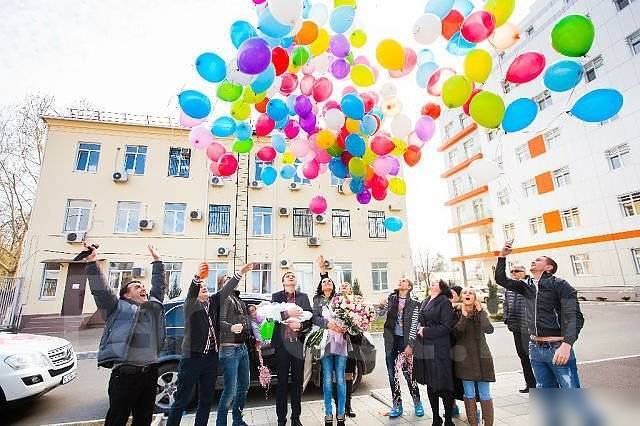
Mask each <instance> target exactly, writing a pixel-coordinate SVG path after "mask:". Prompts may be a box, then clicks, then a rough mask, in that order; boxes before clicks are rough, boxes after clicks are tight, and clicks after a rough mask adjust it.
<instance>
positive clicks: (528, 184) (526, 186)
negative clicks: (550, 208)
mask: <svg viewBox="0 0 640 426" xmlns="http://www.w3.org/2000/svg"><path fill="white" fill-rule="evenodd" d="M529 191H532V192H531V193H529ZM537 191H538V186H537V185H536V180H535V179H527V180H525V181H524V182H522V192H523V195H524V198H529V197H530V196H532V195H536V193H537Z"/></svg>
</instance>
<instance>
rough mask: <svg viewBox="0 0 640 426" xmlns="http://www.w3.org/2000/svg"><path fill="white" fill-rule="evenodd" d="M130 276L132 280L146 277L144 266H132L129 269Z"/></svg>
mask: <svg viewBox="0 0 640 426" xmlns="http://www.w3.org/2000/svg"><path fill="white" fill-rule="evenodd" d="M131 275H132V276H133V278H144V277H145V276H146V275H147V272H146V270H145V268H144V266H134V267H133V268H132V269H131Z"/></svg>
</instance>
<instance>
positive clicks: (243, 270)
mask: <svg viewBox="0 0 640 426" xmlns="http://www.w3.org/2000/svg"><path fill="white" fill-rule="evenodd" d="M252 269H253V263H247V264H246V265H242V268H240V274H242V275H244V274H246V273H247V272H249V271H251V270H252Z"/></svg>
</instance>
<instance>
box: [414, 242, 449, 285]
mask: <svg viewBox="0 0 640 426" xmlns="http://www.w3.org/2000/svg"><path fill="white" fill-rule="evenodd" d="M414 258H415V261H414V265H415V272H416V280H417V281H418V283H419V284H420V283H421V282H424V283H425V289H426V290H425V291H428V288H429V283H430V282H431V277H432V274H433V273H434V272H443V271H445V270H446V268H447V260H446V259H445V257H444V256H443V255H442V254H440V253H434V252H432V251H430V250H423V251H420V252H419V253H418V254H417V255H416V256H414Z"/></svg>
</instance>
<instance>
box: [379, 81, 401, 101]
mask: <svg viewBox="0 0 640 426" xmlns="http://www.w3.org/2000/svg"><path fill="white" fill-rule="evenodd" d="M397 94H398V89H397V88H396V86H395V84H393V83H385V84H383V85H382V87H381V88H380V97H381V98H382V99H386V98H394V97H395V96H396V95H397Z"/></svg>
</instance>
